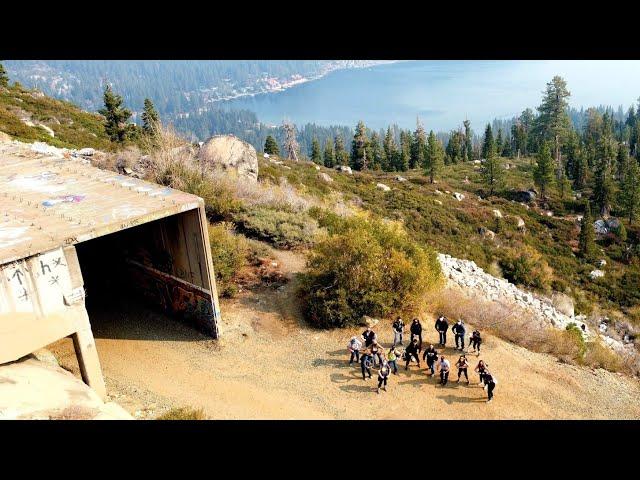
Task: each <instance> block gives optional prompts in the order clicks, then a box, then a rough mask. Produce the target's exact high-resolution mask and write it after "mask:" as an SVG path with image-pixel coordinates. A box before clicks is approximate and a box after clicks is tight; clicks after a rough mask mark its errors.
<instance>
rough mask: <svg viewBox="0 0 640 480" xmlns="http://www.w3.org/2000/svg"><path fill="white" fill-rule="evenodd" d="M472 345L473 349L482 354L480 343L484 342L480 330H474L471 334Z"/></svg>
mask: <svg viewBox="0 0 640 480" xmlns="http://www.w3.org/2000/svg"><path fill="white" fill-rule="evenodd" d="M470 341H471V346H472V347H473V351H474V352H477V353H478V356H480V345H481V344H482V337H481V336H480V331H479V330H474V331H473V333H472V334H471V339H470Z"/></svg>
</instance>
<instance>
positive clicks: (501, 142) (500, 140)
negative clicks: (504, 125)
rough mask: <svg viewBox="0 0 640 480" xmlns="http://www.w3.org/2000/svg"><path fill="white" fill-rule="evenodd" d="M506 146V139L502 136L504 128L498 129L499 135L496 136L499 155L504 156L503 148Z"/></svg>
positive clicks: (497, 153)
mask: <svg viewBox="0 0 640 480" xmlns="http://www.w3.org/2000/svg"><path fill="white" fill-rule="evenodd" d="M503 147H504V140H503V138H502V129H501V128H499V129H498V136H497V137H496V155H498V156H499V157H501V156H503V154H504V153H503V151H502V149H503Z"/></svg>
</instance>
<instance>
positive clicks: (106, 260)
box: [75, 210, 218, 337]
mask: <svg viewBox="0 0 640 480" xmlns="http://www.w3.org/2000/svg"><path fill="white" fill-rule="evenodd" d="M197 221H198V211H197V210H193V211H188V212H183V213H180V214H177V215H173V216H170V217H165V218H161V219H159V220H155V221H153V222H149V223H145V224H142V225H139V226H136V227H133V228H129V229H126V230H122V231H119V232H115V233H111V234H109V235H105V236H102V237H98V238H95V239H92V240H88V241H86V242H82V243H78V244H77V245H76V246H75V248H76V253H77V256H78V262H79V265H80V269H81V272H82V278H83V282H84V288H85V292H86V298H85V304H86V308H87V311H88V314H89V321H90V322H91V324H92V328H93V329H94V331H95V329H96V328H99V325H95V321H96V320H97V319H99V318H101V317H103V316H104V315H105V313H106V312H109V313H110V314H113V315H117V316H118V317H120V318H126V309H127V307H128V306H129V305H131V306H132V307H133V306H134V305H135V306H136V308H140V307H141V306H143V308H148V309H150V310H152V311H154V312H162V313H166V314H167V315H168V316H170V317H172V318H175V319H177V320H179V321H182V322H183V323H185V324H187V325H189V326H192V327H193V328H195V329H197V330H199V331H201V332H202V333H204V334H206V335H209V336H213V337H217V336H218V328H217V322H216V321H215V320H216V317H217V316H218V312H217V311H216V310H217V305H216V301H215V298H214V297H213V296H212V295H211V293H210V292H211V285H210V284H209V277H208V275H207V274H206V268H207V265H206V262H205V261H204V260H205V259H206V255H205V252H204V249H203V245H202V241H201V236H200V234H199V232H195V231H190V230H189V227H190V225H193V224H194V223H195V224H197ZM196 233H197V234H196ZM214 288H215V287H214Z"/></svg>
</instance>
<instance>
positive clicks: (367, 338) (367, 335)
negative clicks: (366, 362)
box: [362, 327, 378, 348]
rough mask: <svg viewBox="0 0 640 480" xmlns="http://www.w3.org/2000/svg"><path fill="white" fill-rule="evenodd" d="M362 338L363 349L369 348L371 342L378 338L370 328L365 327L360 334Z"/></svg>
mask: <svg viewBox="0 0 640 480" xmlns="http://www.w3.org/2000/svg"><path fill="white" fill-rule="evenodd" d="M362 338H363V340H364V348H369V347H370V346H371V345H372V344H373V342H375V341H376V340H377V339H378V336H377V335H376V332H374V331H373V329H372V328H371V327H367V329H366V330H365V331H364V332H362Z"/></svg>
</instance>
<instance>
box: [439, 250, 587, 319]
mask: <svg viewBox="0 0 640 480" xmlns="http://www.w3.org/2000/svg"><path fill="white" fill-rule="evenodd" d="M438 260H439V261H440V265H441V266H442V272H443V274H444V276H445V278H447V279H448V281H449V282H451V283H453V284H454V285H458V286H459V287H462V288H463V289H464V290H465V291H466V292H467V293H470V294H472V295H478V296H480V297H482V298H484V299H485V300H489V301H500V302H503V303H511V304H513V305H515V306H518V307H520V308H523V309H524V310H527V311H530V312H532V313H533V314H534V315H535V316H536V317H537V318H539V319H540V320H541V321H542V322H544V323H545V324H548V325H550V326H554V327H556V328H565V327H566V326H567V325H568V324H569V323H571V322H575V323H578V322H576V320H575V317H573V316H569V315H565V314H564V313H562V312H560V311H559V310H557V309H556V308H555V307H554V306H553V303H552V301H551V299H547V298H544V297H539V296H537V295H535V296H534V295H533V294H532V293H530V292H527V291H524V290H521V289H519V288H518V287H516V286H515V285H514V284H512V283H509V282H508V281H507V280H504V279H501V278H496V277H494V276H493V275H489V274H488V273H486V272H485V271H484V270H483V269H482V268H480V267H478V266H477V265H476V263H475V262H472V261H469V260H460V259H458V258H454V257H452V256H451V255H445V254H438Z"/></svg>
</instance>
